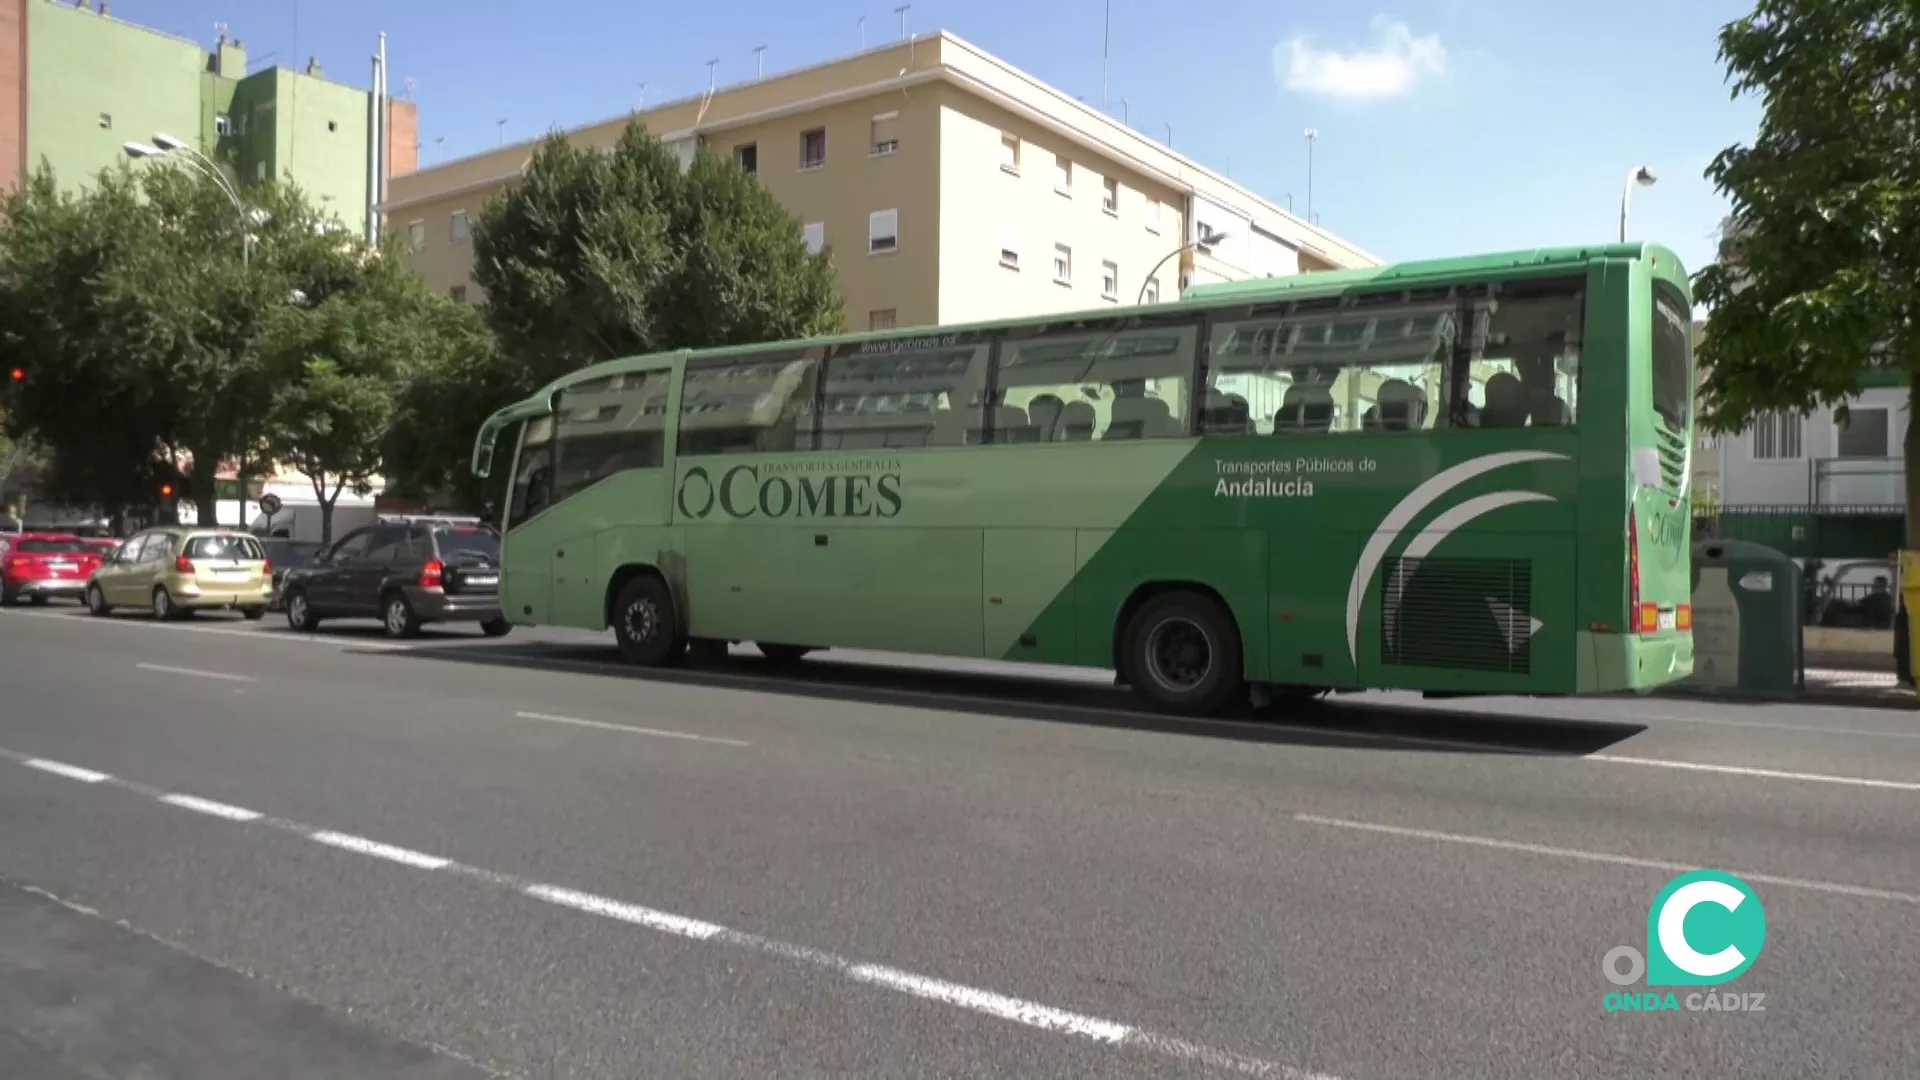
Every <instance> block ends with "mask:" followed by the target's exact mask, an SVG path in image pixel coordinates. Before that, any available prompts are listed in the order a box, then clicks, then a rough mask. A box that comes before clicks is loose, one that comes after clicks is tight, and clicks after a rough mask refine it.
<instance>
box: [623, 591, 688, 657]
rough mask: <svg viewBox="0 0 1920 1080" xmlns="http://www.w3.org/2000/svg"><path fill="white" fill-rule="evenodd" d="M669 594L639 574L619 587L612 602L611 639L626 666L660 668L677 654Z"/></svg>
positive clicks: (671, 601)
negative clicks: (617, 593)
mask: <svg viewBox="0 0 1920 1080" xmlns="http://www.w3.org/2000/svg"><path fill="white" fill-rule="evenodd" d="M678 625H679V619H678V618H677V616H676V614H675V611H674V605H673V593H672V591H671V590H669V589H668V588H667V583H666V582H664V581H662V580H660V579H659V578H657V577H654V576H653V575H651V574H643V575H641V576H639V577H636V578H634V579H633V580H632V581H629V582H627V583H626V584H625V585H623V586H621V588H620V594H619V596H617V597H615V598H614V601H613V636H614V640H615V641H617V642H618V643H619V645H620V656H621V658H622V659H624V660H626V661H627V662H628V663H630V664H639V665H640V666H642V667H661V666H663V665H665V664H667V663H669V662H671V661H672V660H673V659H674V657H675V656H676V655H677V653H678V651H679V649H680V646H681V645H682V642H681V640H680V636H679V634H678V633H677V632H676V631H675V627H676V626H678Z"/></svg>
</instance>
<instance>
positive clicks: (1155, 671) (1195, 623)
mask: <svg viewBox="0 0 1920 1080" xmlns="http://www.w3.org/2000/svg"><path fill="white" fill-rule="evenodd" d="M1122 640H1123V642H1124V643H1123V644H1122V646H1121V649H1120V661H1121V664H1122V665H1123V666H1122V671H1123V673H1124V675H1125V679H1126V682H1127V685H1129V686H1130V687H1132V688H1133V691H1134V693H1137V694H1139V695H1140V696H1141V697H1144V698H1146V699H1147V701H1148V703H1150V704H1151V705H1152V706H1153V707H1154V708H1155V709H1158V710H1159V711H1161V712H1167V713H1174V714H1177V715H1181V716H1209V715H1212V714H1214V713H1218V712H1220V711H1221V710H1222V709H1224V708H1226V707H1227V705H1228V704H1230V703H1231V702H1233V701H1234V700H1235V699H1236V698H1239V697H1242V696H1244V695H1245V693H1246V682H1245V681H1244V678H1243V674H1242V672H1243V664H1242V657H1241V648H1240V628H1239V627H1238V626H1237V625H1235V623H1234V621H1233V613H1232V612H1230V611H1228V610H1227V608H1226V605H1224V604H1222V603H1221V602H1220V601H1218V600H1216V599H1214V598H1213V597H1212V596H1209V595H1207V594H1205V593H1201V592H1196V591H1193V590H1190V589H1174V590H1171V591H1168V592H1163V593H1161V594H1159V595H1158V596H1155V597H1152V598H1151V599H1149V600H1148V601H1147V602H1146V603H1143V604H1141V605H1140V606H1139V608H1137V609H1136V610H1135V611H1134V613H1133V617H1132V618H1131V619H1129V620H1128V621H1127V627H1126V634H1125V637H1124V638H1123V639H1122Z"/></svg>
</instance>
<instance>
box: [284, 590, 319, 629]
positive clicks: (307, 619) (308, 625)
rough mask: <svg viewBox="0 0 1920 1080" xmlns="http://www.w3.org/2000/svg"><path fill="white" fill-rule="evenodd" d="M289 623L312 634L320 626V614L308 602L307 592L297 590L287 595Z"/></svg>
mask: <svg viewBox="0 0 1920 1080" xmlns="http://www.w3.org/2000/svg"><path fill="white" fill-rule="evenodd" d="M287 625H288V626H291V627H292V628H294V629H295V630H298V631H300V632H301V633H303V634H311V633H313V632H314V631H315V630H318V629H319V628H320V616H318V615H316V614H314V611H313V605H312V604H309V603H307V594H306V593H305V592H296V593H294V594H293V595H291V596H289V597H287Z"/></svg>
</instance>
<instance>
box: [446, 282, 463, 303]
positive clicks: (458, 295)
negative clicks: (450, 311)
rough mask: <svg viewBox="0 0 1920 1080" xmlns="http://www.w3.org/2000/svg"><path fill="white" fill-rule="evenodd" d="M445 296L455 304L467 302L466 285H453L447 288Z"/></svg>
mask: <svg viewBox="0 0 1920 1080" xmlns="http://www.w3.org/2000/svg"><path fill="white" fill-rule="evenodd" d="M447 296H448V297H449V298H450V299H452V300H453V302H454V303H456V304H464V303H466V302H467V287H466V286H465V285H455V286H454V287H453V288H451V289H448V290H447Z"/></svg>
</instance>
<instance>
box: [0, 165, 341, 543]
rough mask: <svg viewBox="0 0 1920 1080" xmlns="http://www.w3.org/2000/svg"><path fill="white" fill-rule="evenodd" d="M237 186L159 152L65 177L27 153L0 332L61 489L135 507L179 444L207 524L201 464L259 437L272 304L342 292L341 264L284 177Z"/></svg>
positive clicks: (330, 238)
mask: <svg viewBox="0 0 1920 1080" xmlns="http://www.w3.org/2000/svg"><path fill="white" fill-rule="evenodd" d="M247 199H248V202H247V205H245V206H244V207H236V206H235V205H234V204H233V202H232V201H231V200H230V199H229V197H228V195H227V193H226V192H225V191H224V190H223V189H222V188H221V187H220V186H219V185H218V184H216V183H214V182H213V181H212V180H210V179H209V178H207V177H205V176H203V175H201V174H198V173H196V172H194V171H192V170H189V169H183V168H173V167H169V166H168V165H167V164H166V163H164V162H163V163H157V164H150V165H148V166H144V167H142V168H139V169H137V170H136V169H132V168H129V167H126V166H122V167H120V168H118V169H112V170H106V171H104V172H102V173H101V174H100V176H98V177H97V178H96V179H95V181H94V182H93V183H92V184H90V185H89V186H87V187H86V188H85V189H83V190H78V191H70V190H63V189H62V188H61V187H60V186H59V184H58V183H57V182H56V180H55V177H54V175H53V174H52V172H51V171H50V170H48V169H46V168H44V167H43V168H42V169H41V170H40V171H38V172H36V173H35V174H34V175H33V176H32V177H31V178H30V179H29V180H28V182H27V183H26V184H24V185H23V186H22V187H21V188H20V190H18V191H16V192H14V193H12V194H11V195H10V196H9V197H8V198H7V201H6V204H5V220H4V228H5V232H4V241H3V242H0V344H3V345H4V348H5V349H6V350H7V353H8V355H10V356H13V357H16V358H18V359H17V360H16V362H18V363H20V364H22V366H24V367H26V368H27V370H28V378H27V379H26V380H25V382H24V383H23V385H22V386H21V387H20V388H19V391H18V396H17V406H18V416H17V417H16V419H15V426H16V427H17V428H18V429H19V431H20V433H21V434H24V435H26V436H28V437H30V438H32V439H33V440H34V441H35V442H36V443H37V444H38V445H40V446H42V447H44V448H45V449H46V450H47V451H48V452H49V453H50V455H51V457H52V462H51V467H50V469H49V472H48V477H47V482H48V484H49V486H51V487H53V488H54V489H55V490H56V491H57V492H58V494H59V495H60V497H62V498H63V499H66V500H69V501H74V502H85V503H95V504H99V505H103V506H106V507H113V508H117V507H120V506H124V505H128V504H144V503H149V502H151V501H152V500H153V498H154V496H155V492H156V491H157V483H156V481H155V477H156V476H163V475H167V474H169V473H170V472H171V470H172V469H173V462H174V461H176V460H180V459H183V458H184V459H187V460H190V462H191V483H190V484H189V489H188V490H189V491H190V493H191V495H192V497H193V500H194V502H195V504H196V506H197V508H198V511H199V514H200V520H202V521H211V520H213V513H214V504H215V492H214V477H215V473H216V470H217V469H218V468H219V466H220V465H221V464H222V463H223V462H227V461H233V460H237V459H249V460H258V458H259V456H260V455H261V454H263V453H264V452H265V451H266V450H267V449H268V447H269V444H270V442H271V441H272V438H271V436H272V431H271V424H272V415H273V411H272V408H271V406H272V402H273V399H274V396H275V394H276V392H277V390H278V388H279V387H280V386H281V385H282V384H283V383H284V382H285V381H286V379H285V376H286V372H285V370H284V369H283V368H281V367H279V366H278V365H277V364H276V359H277V357H276V356H275V355H274V354H273V353H272V351H271V350H270V349H269V348H267V347H266V346H267V337H268V334H269V332H270V330H271V328H272V327H273V325H274V324H275V319H276V317H277V313H279V312H280V311H281V310H282V309H284V308H286V307H287V306H289V305H290V304H291V303H293V300H292V298H293V297H295V296H298V297H301V298H302V301H301V302H302V303H307V304H313V305H321V304H324V303H326V302H327V301H328V300H329V298H331V297H333V296H334V295H336V294H338V293H341V292H343V291H350V290H352V289H353V288H354V287H355V286H356V283H357V281H358V278H359V270H358V265H357V264H356V263H355V262H354V261H352V260H346V259H342V258H340V257H339V251H340V249H341V246H342V244H343V242H350V241H346V240H345V238H344V237H342V236H341V235H340V234H338V233H335V232H329V231H328V230H327V229H326V228H323V225H324V224H326V223H325V222H324V220H323V218H322V217H321V215H320V214H319V213H317V212H316V211H315V210H314V209H313V208H312V207H311V206H310V205H309V204H308V203H307V201H306V199H305V197H304V196H303V195H302V194H301V192H300V191H298V190H297V189H295V188H292V187H283V186H279V185H262V186H259V187H255V188H250V189H248V192H247Z"/></svg>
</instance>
